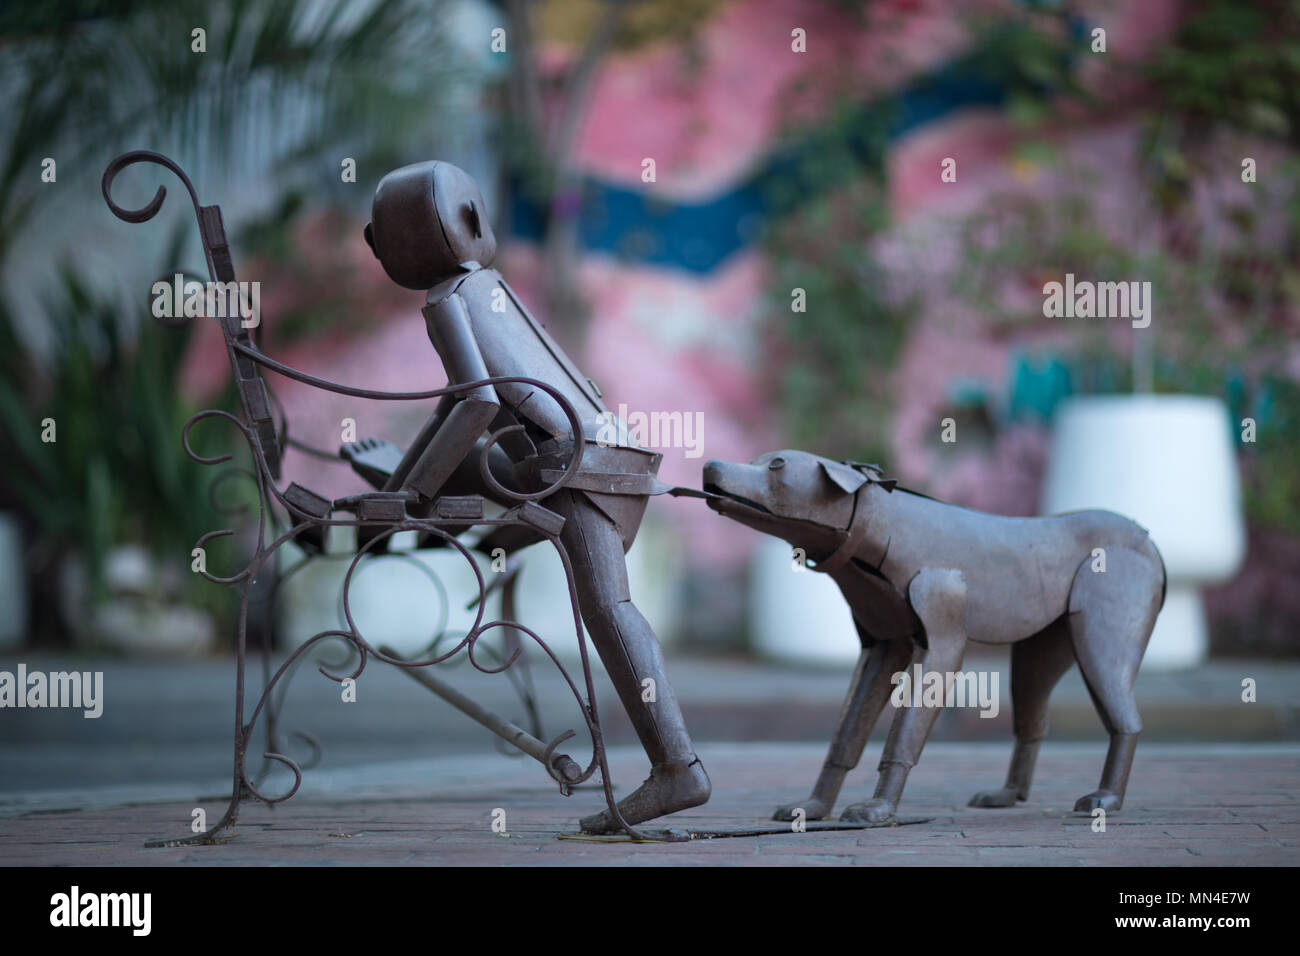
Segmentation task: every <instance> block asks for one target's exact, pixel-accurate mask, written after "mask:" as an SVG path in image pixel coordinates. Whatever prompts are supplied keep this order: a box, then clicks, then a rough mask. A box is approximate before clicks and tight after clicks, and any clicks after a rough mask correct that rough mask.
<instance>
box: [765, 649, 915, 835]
mask: <svg viewBox="0 0 1300 956" xmlns="http://www.w3.org/2000/svg"><path fill="white" fill-rule="evenodd" d="M859 635H860V636H861V637H862V638H863V646H862V653H860V654H859V655H858V663H857V667H856V668H855V669H854V671H853V681H852V682H851V683H850V684H849V693H848V696H846V697H845V698H844V707H843V709H842V710H841V711H840V719H839V723H838V724H837V725H836V727H835V736H834V737H832V738H831V746H830V750H829V751H828V752H827V754H826V762H825V763H824V764H822V772H821V775H820V776H819V777H818V778H817V783H816V784H815V785H814V786H813V791H812V795H811V796H809V797H808V798H807V799H805V800H802V801H799V802H797V803H789V804H786V805H785V806H782V807H778V808H777V810H776V813H775V814H773V816H772V819H773V820H794V819H796V817H797V812H798V811H799V810H802V811H803V812H804V814H805V815H806V818H807V819H809V820H821V819H823V818H825V817H828V816H830V813H831V809H832V808H833V807H834V806H835V800H836V798H837V797H839V795H840V787H842V786H843V785H844V777H845V775H846V774H848V772H849V771H850V770H852V769H853V768H854V767H856V766H857V765H858V761H859V760H861V759H862V750H863V748H864V747H866V745H867V738H868V737H869V736H871V729H872V728H873V727H874V726H875V725H876V720H877V719H878V718H879V717H880V712H881V711H882V710H884V708H885V701H887V700H888V699H889V690H890V687H891V686H892V681H891V679H890V678H892V677H893V675H894V674H897V673H898V672H899V671H902V670H905V669H906V668H907V665H908V664H909V663H910V662H911V660H912V650H913V645H912V642H911V641H881V642H880V643H878V644H876V645H875V646H874V647H869V646H867V641H868V640H869V639H868V638H867V637H866V635H863V634H861V631H859Z"/></svg>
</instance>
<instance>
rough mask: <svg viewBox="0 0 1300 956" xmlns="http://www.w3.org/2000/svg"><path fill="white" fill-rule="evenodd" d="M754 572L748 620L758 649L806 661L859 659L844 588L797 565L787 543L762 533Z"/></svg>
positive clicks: (770, 655) (776, 657)
mask: <svg viewBox="0 0 1300 956" xmlns="http://www.w3.org/2000/svg"><path fill="white" fill-rule="evenodd" d="M750 575H751V579H750V589H749V620H750V623H751V627H752V632H753V636H754V647H755V650H757V651H758V653H760V654H762V655H763V656H764V657H768V658H771V659H773V660H779V661H783V662H788V663H803V664H833V665H837V666H838V665H843V664H852V663H854V662H855V661H856V660H857V659H858V650H859V648H860V646H861V645H860V644H859V641H858V632H857V629H856V628H855V627H854V626H853V615H852V614H850V613H849V606H848V604H846V603H845V601H844V596H843V595H842V594H840V589H839V588H838V587H837V586H836V584H835V582H834V581H832V580H831V579H830V578H829V577H828V576H827V575H825V574H818V573H816V572H815V571H808V570H803V571H798V570H795V566H794V560H793V557H792V552H791V548H790V545H789V544H787V543H786V542H784V541H781V540H780V539H778V538H764V539H763V540H762V541H761V542H760V544H759V546H758V547H757V548H756V549H755V551H754V557H753V560H752V563H751V565H750Z"/></svg>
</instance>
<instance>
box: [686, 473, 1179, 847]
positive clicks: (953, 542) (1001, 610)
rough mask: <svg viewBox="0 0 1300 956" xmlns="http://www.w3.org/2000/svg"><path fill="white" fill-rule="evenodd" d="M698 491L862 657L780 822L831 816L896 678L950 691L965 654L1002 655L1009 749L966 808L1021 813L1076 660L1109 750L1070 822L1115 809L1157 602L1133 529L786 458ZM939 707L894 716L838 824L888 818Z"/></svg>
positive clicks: (1155, 555) (707, 482)
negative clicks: (801, 559) (768, 545)
mask: <svg viewBox="0 0 1300 956" xmlns="http://www.w3.org/2000/svg"><path fill="white" fill-rule="evenodd" d="M704 489H705V490H706V491H709V492H712V493H713V494H714V495H715V496H716V497H714V498H712V499H710V501H709V505H710V507H712V508H713V509H714V510H715V511H717V512H718V513H719V514H722V515H725V516H726V517H728V518H732V519H733V520H735V521H739V522H740V523H742V524H745V525H748V526H749V527H752V528H754V529H756V530H758V531H762V532H764V533H766V534H770V535H774V536H776V537H778V538H782V539H784V540H785V541H788V542H789V543H790V544H791V545H793V546H794V547H797V548H801V549H803V552H804V554H806V555H807V556H808V557H809V558H811V559H813V560H814V561H815V562H816V564H815V566H813V567H812V570H815V571H819V572H822V573H825V574H827V575H828V576H829V577H830V578H831V579H832V580H833V581H834V582H835V583H836V585H838V587H839V589H840V592H841V593H842V594H843V595H844V598H845V600H846V601H847V602H848V605H849V608H850V610H851V611H852V614H853V621H854V624H855V625H856V627H857V631H858V635H859V637H860V638H861V642H862V651H861V654H860V655H859V658H858V664H857V668H856V670H855V672H854V675H853V681H852V684H851V685H850V688H849V693H848V696H847V698H846V699H845V702H844V709H843V710H842V711H841V714H840V721H839V725H838V727H837V728H836V730H835V735H834V737H833V738H832V741H831V746H830V750H829V752H828V753H827V755H826V762H825V764H824V765H823V768H822V772H821V775H820V777H819V778H818V779H817V782H816V784H815V785H814V787H813V790H812V793H811V794H810V795H809V796H808V797H807V798H805V799H804V800H801V801H799V802H797V803H792V804H789V805H787V806H783V807H780V808H778V809H777V811H776V814H775V818H776V819H778V820H791V819H796V818H799V817H800V816H801V815H802V816H806V818H807V819H809V820H815V819H820V818H823V817H826V816H828V815H829V814H830V813H831V811H832V809H833V808H834V805H835V801H836V799H837V798H838V796H839V792H840V787H841V786H842V785H843V783H844V778H845V775H846V774H847V773H848V772H849V771H850V770H852V769H853V768H854V767H855V766H857V763H858V760H859V759H860V758H861V756H862V750H863V747H864V746H865V744H866V741H867V737H868V736H869V735H870V733H871V729H872V727H873V725H874V724H875V723H876V720H877V719H878V718H879V716H880V714H881V712H882V711H883V710H884V707H885V703H886V701H888V700H889V699H890V696H891V692H893V691H894V690H895V683H896V677H895V675H898V674H900V673H904V674H909V676H910V674H912V673H915V674H918V675H920V674H924V675H925V677H926V678H929V677H933V676H937V677H940V678H941V679H942V682H943V685H945V686H947V687H951V684H950V683H948V680H949V678H950V676H951V675H954V674H956V673H957V672H958V671H959V669H960V667H961V663H962V658H963V655H964V654H965V650H966V645H967V642H968V641H972V640H973V641H978V642H980V643H986V644H1010V645H1012V648H1011V696H1012V704H1013V707H1014V711H1015V713H1014V717H1015V736H1016V743H1015V749H1014V751H1013V753H1012V758H1011V767H1010V769H1009V770H1008V772H1007V778H1006V783H1005V785H1004V786H1003V787H1002V788H1001V789H998V790H990V791H984V792H981V793H978V794H976V795H975V796H974V797H973V798H972V800H971V806H977V807H1006V806H1014V805H1015V804H1016V802H1017V801H1022V800H1024V799H1026V798H1027V796H1028V794H1029V786H1030V783H1031V782H1032V779H1033V771H1034V761H1035V758H1036V757H1037V754H1038V746H1039V743H1040V742H1041V741H1042V739H1043V736H1044V735H1045V734H1046V732H1047V700H1048V697H1049V696H1050V694H1051V691H1052V688H1053V687H1054V686H1055V684H1056V682H1057V681H1058V680H1059V679H1060V677H1061V676H1062V675H1063V674H1064V673H1065V671H1066V670H1068V669H1069V667H1070V665H1071V664H1073V663H1075V662H1076V660H1077V662H1078V664H1079V668H1080V670H1081V671H1082V672H1083V676H1084V680H1085V682H1086V683H1087V685H1088V689H1089V691H1090V692H1091V694H1092V698H1093V701H1094V703H1095V704H1096V707H1097V712H1098V715H1099V716H1100V717H1101V720H1102V723H1103V724H1104V726H1105V728H1106V730H1107V732H1108V733H1109V735H1110V749H1109V750H1108V752H1107V754H1106V762H1105V765H1104V767H1103V769H1102V774H1101V783H1100V784H1099V785H1098V788H1097V789H1096V790H1095V791H1093V792H1092V793H1089V794H1086V795H1084V796H1082V797H1080V798H1079V800H1078V801H1077V802H1076V804H1075V806H1074V809H1075V810H1076V811H1080V812H1093V811H1096V810H1104V811H1106V812H1110V811H1114V810H1118V809H1120V807H1121V806H1122V805H1123V802H1124V793H1125V789H1126V787H1127V785H1128V777H1129V770H1130V769H1131V767H1132V763H1133V753H1134V750H1135V748H1136V746H1137V737H1138V733H1139V731H1141V729H1142V726H1141V721H1140V720H1139V718H1138V711H1137V704H1136V702H1135V700H1134V697H1133V681H1134V679H1135V678H1136V676H1137V672H1138V666H1139V665H1140V664H1141V662H1142V655H1143V653H1144V652H1145V650H1146V645H1147V641H1148V640H1149V639H1150V636H1151V630H1152V628H1153V627H1154V625H1155V619H1156V614H1157V613H1158V612H1159V610H1160V607H1161V604H1162V603H1163V601H1164V584H1165V574H1164V564H1163V562H1162V561H1161V558H1160V554H1159V552H1158V551H1157V550H1156V547H1155V545H1154V543H1152V541H1151V539H1150V537H1148V535H1147V533H1146V531H1145V530H1144V529H1143V528H1141V527H1140V526H1138V525H1137V524H1136V523H1134V522H1132V521H1130V520H1128V519H1127V518H1124V517H1122V516H1120V515H1117V514H1113V513H1111V512H1108V511H1077V512H1073V513H1070V514H1066V515H1060V516H1057V517H1053V518H1008V517H1002V516H1000V515H989V514H982V513H980V512H978V511H972V510H970V509H968V508H960V507H957V506H955V505H950V504H947V503H945V502H942V501H937V500H935V499H933V498H929V497H927V496H925V495H918V494H915V493H913V492H910V491H907V490H906V489H902V488H896V482H894V481H892V480H886V479H884V478H883V477H881V475H880V473H879V470H878V469H877V468H875V466H872V465H864V464H862V463H860V462H837V461H831V460H829V459H826V458H822V457H819V456H817V455H813V454H809V453H808V452H803V451H792V450H787V451H777V452H770V453H768V454H766V455H761V456H760V457H758V458H755V459H754V460H753V461H752V462H749V463H748V464H745V463H742V462H730V461H717V460H714V461H710V462H707V463H706V464H705V466H704ZM1099 555H1100V556H1101V557H1102V563H1101V564H1098V563H1097V559H1098V556H1099ZM921 683H922V681H921V679H919V678H918V679H917V680H916V685H917V686H919V685H920V684H921ZM939 709H940V708H939V706H930V705H924V706H920V707H917V706H907V707H900V708H899V709H898V712H897V713H896V714H895V717H894V722H893V725H892V726H891V728H890V732H889V739H888V740H887V742H886V744H885V750H884V755H883V756H882V758H881V763H880V767H879V771H880V775H879V778H878V782H877V785H876V792H875V795H874V796H873V797H871V798H870V799H867V800H864V801H861V802H859V803H854V804H851V805H850V806H848V807H847V808H845V810H844V811H843V814H842V815H841V819H843V820H848V821H867V822H872V823H875V822H883V821H887V820H889V819H891V818H892V817H893V816H894V813H895V811H896V810H897V808H898V803H899V800H900V799H901V797H902V793H903V785H904V783H905V782H906V780H907V775H908V772H909V771H910V770H911V768H912V767H913V766H915V765H916V763H917V761H918V760H920V757H921V750H922V748H923V747H924V746H925V741H926V738H927V737H928V736H929V734H930V730H931V728H932V727H933V726H934V720H935V717H936V716H937V715H938V712H939Z"/></svg>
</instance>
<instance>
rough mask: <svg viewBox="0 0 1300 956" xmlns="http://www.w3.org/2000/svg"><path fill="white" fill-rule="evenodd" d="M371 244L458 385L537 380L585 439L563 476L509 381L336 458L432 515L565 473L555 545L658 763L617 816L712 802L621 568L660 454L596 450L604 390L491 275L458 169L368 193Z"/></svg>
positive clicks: (545, 401)
mask: <svg viewBox="0 0 1300 956" xmlns="http://www.w3.org/2000/svg"><path fill="white" fill-rule="evenodd" d="M365 236H366V242H367V243H369V245H370V247H371V249H372V250H374V253H375V256H376V257H377V258H378V259H379V261H380V262H381V263H382V264H383V267H384V270H385V271H386V272H387V273H388V276H389V277H390V278H391V279H392V280H393V281H394V282H397V283H398V284H399V285H402V286H405V287H406V288H408V289H417V290H424V289H427V290H428V299H427V304H426V305H425V307H424V309H423V313H424V317H425V321H426V323H427V325H428V331H429V339H430V341H431V342H432V343H433V346H434V348H435V349H437V351H438V355H439V356H440V357H441V359H442V362H443V366H444V367H445V369H446V371H447V376H448V379H449V381H450V382H451V383H452V384H468V383H471V382H476V381H482V380H484V379H489V378H496V377H503V376H516V377H524V378H532V379H536V380H540V381H543V382H546V383H547V384H549V385H552V386H554V387H556V388H557V389H559V391H560V392H561V393H562V394H563V395H564V396H565V398H566V399H568V401H569V402H571V403H572V405H573V407H574V408H575V409H576V410H577V413H578V415H579V417H580V419H581V421H582V423H583V435H584V437H585V438H586V439H589V441H588V442H587V443H586V444H585V446H584V448H583V454H582V457H581V459H580V460H579V461H578V462H577V463H576V465H575V464H573V463H571V459H572V457H573V452H574V449H575V441H574V436H573V433H572V432H573V429H572V426H571V424H570V421H569V419H568V417H567V416H566V415H565V413H564V412H563V410H562V409H561V408H560V406H559V404H558V403H557V402H556V401H555V400H554V399H553V398H551V397H550V396H549V395H547V394H546V393H545V392H543V391H541V390H540V389H537V388H534V387H532V386H529V385H527V384H520V383H518V382H510V383H502V384H497V385H490V384H488V385H478V386H476V387H474V388H469V389H466V390H465V391H464V392H461V393H457V394H455V395H453V396H447V397H445V398H444V399H443V400H442V401H441V402H440V404H439V405H438V407H437V409H436V410H435V412H434V414H433V415H432V417H431V418H430V419H429V421H428V422H427V423H426V424H425V426H424V427H423V428H422V429H421V431H420V433H419V434H418V436H417V437H416V439H415V441H414V442H413V443H412V444H411V446H410V448H409V449H407V451H406V453H405V454H404V455H403V454H402V453H401V452H400V451H399V450H398V449H397V448H396V447H395V446H393V445H390V444H388V443H384V442H375V441H369V442H363V443H358V444H356V445H353V446H350V447H348V448H345V449H344V455H345V457H347V458H349V459H350V460H351V461H352V464H353V467H354V468H355V469H356V470H357V471H358V472H360V473H362V474H363V475H366V476H367V477H368V478H369V479H370V480H371V481H372V482H374V483H376V484H379V483H381V482H382V486H383V487H384V488H385V490H389V491H406V492H408V493H411V492H414V493H415V494H417V495H418V496H419V498H420V500H421V501H422V502H426V503H431V502H432V501H433V499H435V498H437V497H439V496H443V495H456V494H471V493H472V494H481V495H483V496H484V497H487V498H489V499H491V500H494V501H497V502H498V503H501V504H506V505H509V504H516V503H517V502H516V501H511V500H510V499H509V498H507V497H506V496H504V495H503V494H502V493H501V490H500V489H501V488H502V487H504V488H506V489H509V490H511V491H514V492H520V493H529V492H535V491H537V490H538V489H541V488H544V487H545V486H546V485H547V484H548V482H549V481H551V480H553V477H554V476H555V475H556V474H560V473H562V472H563V470H564V469H565V468H566V467H568V468H574V469H575V473H574V474H573V475H572V476H570V478H569V479H568V480H567V482H566V483H565V485H564V487H562V488H561V489H560V490H558V491H556V492H555V493H554V494H552V495H549V496H548V497H546V498H545V499H544V501H545V507H546V508H548V509H550V510H551V511H554V512H555V513H557V514H558V515H560V516H562V517H563V519H564V526H563V530H562V532H561V542H562V544H563V545H564V548H565V550H566V552H567V553H568V555H569V558H570V560H571V562H572V565H573V573H574V580H575V584H576V587H577V593H578V603H579V607H580V610H581V613H582V619H583V622H584V623H585V624H586V626H587V630H588V632H589V633H590V635H591V637H592V641H593V643H594V644H595V646H596V650H597V652H598V653H599V654H600V657H601V660H602V661H603V662H604V664H605V667H606V670H607V671H608V673H609V676H610V679H611V681H612V682H613V684H614V687H615V690H616V691H617V692H618V696H619V699H620V700H621V701H622V704H623V708H624V710H626V712H627V714H628V717H629V718H630V719H631V721H632V725H633V727H634V728H635V730H636V733H637V736H638V738H639V739H640V741H641V745H642V747H644V749H645V752H646V755H647V756H648V757H649V758H650V763H651V770H650V777H649V778H648V779H647V780H646V781H645V783H643V784H642V785H641V787H639V788H638V789H637V790H636V791H634V792H633V793H631V794H630V795H629V796H627V797H625V798H624V799H623V800H622V801H620V802H619V804H618V807H619V812H620V813H621V814H622V816H623V817H624V819H625V820H626V821H627V822H628V823H629V824H632V825H635V824H637V823H640V822H642V821H645V820H650V819H653V818H655V817H659V816H663V815H664V814H668V813H673V812H675V811H677V810H684V809H687V808H688V807H694V806H699V805H700V804H702V803H705V802H706V801H707V800H708V798H709V794H710V784H709V778H708V776H707V774H706V773H705V772H704V767H703V765H702V764H701V763H700V760H699V758H698V757H696V755H695V753H694V748H693V747H692V744H691V740H690V736H689V735H688V734H687V731H686V724H685V721H684V720H683V718H682V714H681V711H680V709H679V707H678V704H677V699H676V696H675V694H674V693H673V689H672V685H671V684H670V683H669V681H668V676H667V674H666V672H665V670H664V661H663V654H662V651H661V649H660V646H659V641H658V639H657V638H656V636H655V633H654V630H653V629H652V628H651V627H650V624H649V623H648V622H647V621H646V619H645V618H644V617H643V616H642V615H641V612H640V611H639V610H637V607H636V605H635V604H634V603H633V602H632V598H631V594H630V593H629V590H628V578H627V567H626V564H625V559H624V555H625V553H626V551H627V549H628V548H630V547H631V545H632V541H633V539H634V538H635V536H636V532H637V528H638V527H639V525H640V523H641V517H642V515H643V514H644V512H645V507H646V503H647V500H648V497H649V496H650V495H652V494H658V493H660V492H662V491H667V490H668V487H667V486H666V485H664V484H663V483H661V482H659V481H658V480H657V479H656V473H657V471H658V466H659V460H660V457H661V456H660V455H658V454H655V453H652V452H649V451H645V450H643V449H641V448H637V447H632V446H628V445H619V446H611V445H607V444H605V443H602V444H600V445H598V444H596V443H595V441H594V440H590V439H594V438H595V437H596V431H597V429H599V428H600V425H601V423H603V422H607V421H608V412H607V410H606V408H605V406H604V405H603V404H602V403H601V392H600V389H599V388H597V387H596V385H595V383H594V382H592V380H591V379H590V378H588V377H586V376H585V375H583V374H582V373H581V372H580V371H578V369H577V367H576V366H575V365H574V364H573V362H572V361H571V360H570V359H569V357H568V356H567V355H566V354H565V353H564V351H563V350H562V349H561V348H560V347H559V346H558V345H557V344H556V343H555V341H554V340H553V339H552V338H551V336H550V335H549V334H548V333H547V332H546V330H545V329H543V328H542V327H541V326H540V325H539V324H538V323H537V321H536V320H535V319H533V317H532V316H531V315H529V313H528V311H527V310H526V309H525V308H524V307H523V305H522V304H521V303H520V302H519V300H518V298H516V296H515V294H514V292H513V291H512V290H511V289H510V287H509V286H508V285H507V284H506V282H505V280H504V279H503V278H502V277H501V275H500V274H499V273H498V272H496V271H495V270H493V269H490V268H488V266H490V264H491V263H492V260H493V258H494V257H495V255H496V239H495V237H494V236H493V234H492V227H491V226H490V225H489V223H488V221H487V216H486V213H485V211H484V208H483V197H482V195H481V193H480V192H479V189H478V186H477V184H476V183H475V182H474V180H473V179H472V178H471V177H470V176H469V175H468V174H466V173H465V172H464V171H462V170H460V169H458V168H457V167H455V166H452V165H451V164H449V163H442V162H425V163H418V164H415V165H412V166H405V167H403V168H401V169H397V170H394V171H393V172H391V173H389V174H388V175H387V176H385V177H384V178H383V180H382V181H381V182H380V183H379V186H378V188H377V189H376V191H375V197H374V202H373V207H372V212H371V222H370V223H369V224H368V225H367V226H366V233H365ZM488 430H490V431H491V435H490V436H488V435H486V434H485V433H486V432H488ZM581 826H582V829H583V830H584V831H586V832H588V833H608V832H615V831H617V830H619V829H620V827H619V825H618V823H617V821H615V820H614V819H613V818H612V816H611V814H610V813H609V811H608V810H605V811H602V812H601V813H598V814H594V815H592V816H589V817H585V818H583V820H582V822H581Z"/></svg>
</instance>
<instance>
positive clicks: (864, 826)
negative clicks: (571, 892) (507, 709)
mask: <svg viewBox="0 0 1300 956" xmlns="http://www.w3.org/2000/svg"><path fill="white" fill-rule="evenodd" d="M933 819H934V817H890V818H889V819H888V820H885V821H883V822H881V823H850V822H847V821H842V820H809V821H808V822H807V823H805V824H804V825H803V830H802V831H799V830H793V829H791V826H790V824H788V823H787V824H784V825H782V824H778V823H772V824H766V825H764V826H756V827H736V828H735V829H731V828H728V829H711V830H704V829H699V830H697V829H687V828H684V827H638V828H637V830H638V832H640V833H641V835H642V836H643V837H644V838H645V839H644V840H633V839H632V838H631V837H630V836H628V835H627V834H626V833H613V834H608V835H604V836H596V835H593V834H590V833H560V834H557V837H558V839H561V840H583V841H586V842H589V843H689V842H691V841H692V840H722V839H727V838H729V837H756V836H780V835H781V834H783V833H786V834H798V833H800V832H812V831H814V830H874V829H876V828H877V827H903V826H910V825H911V824H913V823H929V822H930V821H931V820H933Z"/></svg>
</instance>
